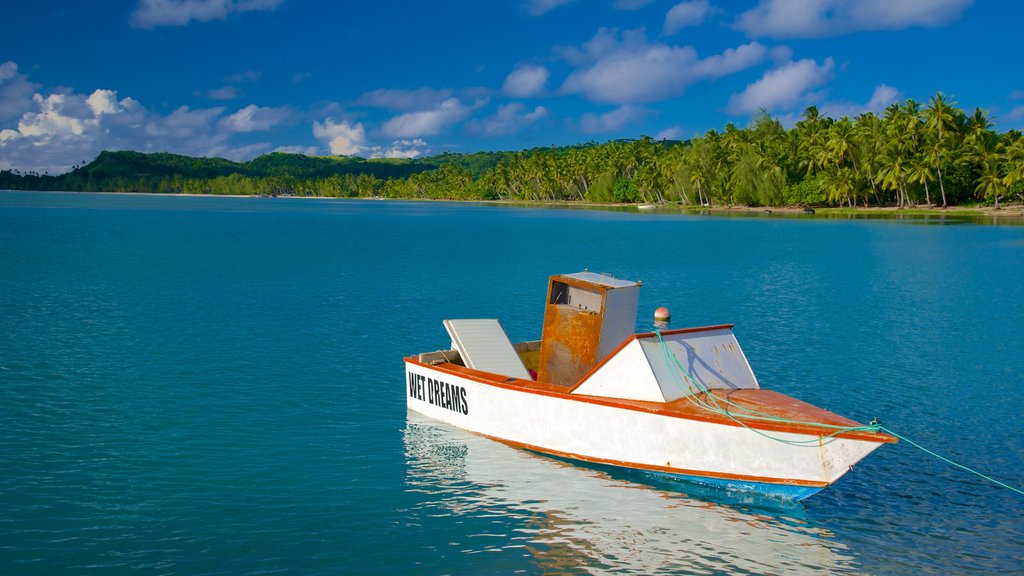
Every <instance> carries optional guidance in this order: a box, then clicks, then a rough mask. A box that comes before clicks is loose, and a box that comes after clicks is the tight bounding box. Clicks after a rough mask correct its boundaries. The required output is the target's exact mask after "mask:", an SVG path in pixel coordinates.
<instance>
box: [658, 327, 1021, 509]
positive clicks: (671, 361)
mask: <svg viewBox="0 0 1024 576" xmlns="http://www.w3.org/2000/svg"><path fill="white" fill-rule="evenodd" d="M654 333H655V334H657V335H658V342H659V343H660V344H661V355H662V359H663V360H664V361H665V365H666V366H667V367H668V368H669V374H670V375H671V377H672V382H673V383H674V384H675V385H676V386H677V387H678V388H679V389H680V391H682V392H683V393H684V394H686V399H687V400H689V401H690V403H691V404H693V405H695V406H697V407H699V408H702V409H704V410H707V411H709V412H713V413H715V414H721V415H724V416H726V417H727V418H729V419H730V420H732V421H733V422H736V423H737V424H739V425H740V426H742V427H744V428H746V429H747V430H750V431H751V432H754V433H756V434H758V435H760V436H764V437H765V438H768V439H769V440H774V441H776V442H781V443H783V444H789V445H791V446H800V445H806V444H817V443H819V442H824V441H825V440H829V439H831V438H835V437H836V436H838V435H840V434H843V433H844V432H885V433H887V434H890V435H892V436H895V437H896V438H899V439H900V440H902V441H904V442H906V443H908V444H910V445H911V446H913V447H915V448H917V449H918V450H921V451H922V452H924V453H926V454H929V455H931V456H933V457H935V458H938V459H939V460H941V461H943V462H945V463H947V464H951V465H953V466H956V467H957V468H960V469H962V470H966V471H967V472H970V473H971V474H975V475H977V476H980V477H981V478H984V479H985V480H988V481H989V482H992V483H993V484H996V485H998V486H1002V487H1003V488H1006V489H1008V490H1012V491H1013V492H1016V493H1017V494H1020V495H1022V496H1024V490H1021V489H1019V488H1015V487H1013V486H1010V485H1009V484H1006V483H1004V482H1000V481H999V480H996V479H995V478H992V477H991V476H986V475H985V474H982V473H981V472H978V471H977V470H973V469H971V468H968V467H967V466H964V465H963V464H960V463H958V462H954V461H953V460H950V459H949V458H946V457H945V456H942V455H940V454H937V453H935V452H933V451H931V450H929V449H927V448H925V447H924V446H921V445H920V444H918V443H917V442H914V441H913V440H911V439H909V438H907V437H905V436H901V435H900V434H897V433H896V432H893V431H892V430H890V429H888V428H886V427H884V426H882V424H881V423H880V422H879V421H878V419H877V418H876V419H874V420H872V421H871V422H870V423H869V424H868V425H867V426H836V425H834V424H825V423H824V422H805V421H801V420H790V419H788V418H783V417H780V416H773V415H771V414H767V413H764V412H759V411H757V410H754V409H753V408H748V407H746V406H741V405H739V404H736V403H735V402H733V401H732V400H730V399H729V397H728V395H727V396H726V397H725V398H724V399H723V401H724V402H725V407H722V405H720V404H719V403H718V398H717V397H716V396H715V395H714V394H712V393H711V390H710V389H709V388H708V387H707V386H705V385H703V384H701V383H700V382H698V381H697V380H695V379H694V378H693V376H691V375H690V374H689V372H687V371H686V368H684V367H683V365H682V364H681V363H680V362H679V357H677V356H676V355H675V354H673V353H672V351H671V350H669V348H668V343H666V342H665V339H664V338H663V337H662V335H661V331H660V330H655V331H654ZM680 374H682V376H683V377H685V381H684V380H683V378H680V376H679V375H680ZM686 381H689V383H686ZM684 384H685V386H684ZM694 388H696V390H694ZM695 392H699V393H700V394H702V395H703V396H704V398H706V399H707V400H702V399H700V398H698V396H697V394H696V393H695ZM730 408H736V409H738V410H740V411H741V412H745V414H742V413H741V414H734V413H733V412H732V411H731V410H730ZM741 418H743V419H746V420H759V421H766V422H779V423H785V424H799V425H804V426H813V427H817V428H825V429H830V430H834V432H832V433H831V434H827V435H823V436H819V437H818V438H815V439H811V440H789V439H786V438H779V437H776V436H772V435H771V434H765V433H764V432H761V431H760V430H757V429H755V428H751V427H750V426H749V425H747V423H746V422H743V421H742V420H741Z"/></svg>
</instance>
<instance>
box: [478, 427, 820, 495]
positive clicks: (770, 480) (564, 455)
mask: <svg viewBox="0 0 1024 576" xmlns="http://www.w3.org/2000/svg"><path fill="white" fill-rule="evenodd" d="M481 436H484V437H486V438H490V439H491V440H496V441H498V442H501V443H502V444H508V445H509V446H514V447H516V448H525V449H527V450H532V451H533V452H540V453H541V454H549V455H551V456H557V457H559V458H569V459H572V460H579V461H581V462H589V463H591V464H608V465H611V466H619V467H622V468H632V469H636V470H649V471H652V472H667V473H670V474H683V475H686V476H699V477H702V478H714V479H719V480H736V481H741V482H762V483H765V484H783V485H787V486H807V487H811V488H824V487H826V486H829V483H828V482H818V481H814V480H794V479H788V478H769V477H764V476H747V475H746V474H728V473H724V472H707V471H705V470H689V469H687V468H673V467H671V466H655V465H652V464H640V463H637V462H625V461H622V460H611V459H607V458H595V457H592V456H583V455H580V454H572V453H569V452H560V451H558V450H551V449H550V448H542V447H540V446H533V445H531V444H523V443H522V442H516V441H514V440H507V439H505V438H498V437H497V436H489V435H487V434H481Z"/></svg>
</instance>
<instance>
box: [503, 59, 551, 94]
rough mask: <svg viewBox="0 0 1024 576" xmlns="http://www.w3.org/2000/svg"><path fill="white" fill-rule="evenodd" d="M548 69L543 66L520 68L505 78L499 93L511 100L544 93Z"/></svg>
mask: <svg viewBox="0 0 1024 576" xmlns="http://www.w3.org/2000/svg"><path fill="white" fill-rule="evenodd" d="M548 75H549V73H548V69H547V68H545V67H543V66H520V67H519V68H516V69H515V70H513V71H512V72H511V73H510V74H509V75H508V77H506V78H505V84H504V85H503V86H502V87H501V91H502V92H503V93H504V94H505V95H506V96H511V97H512V98H529V97H531V96H537V95H539V94H541V93H542V92H544V87H545V85H546V84H547V83H548Z"/></svg>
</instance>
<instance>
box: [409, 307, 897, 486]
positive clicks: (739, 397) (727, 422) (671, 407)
mask: <svg viewBox="0 0 1024 576" xmlns="http://www.w3.org/2000/svg"><path fill="white" fill-rule="evenodd" d="M722 327H724V326H715V327H713V328H722ZM628 341H629V340H627V342H628ZM405 362H406V363H407V364H412V365H414V366H420V367H422V368H424V369H427V370H435V371H438V372H442V373H445V374H451V375H453V376H458V377H460V378H466V379H468V380H473V381H475V382H479V383H481V384H486V385H488V386H495V387H497V388H503V389H506V390H514V391H517V392H522V393H525V394H538V395H541V396H550V397H555V398H560V399H563V400H568V401H572V402H583V403H587V404H597V405H601V406H609V407H612V408H619V409H622V410H632V411H636V412H647V413H650V414H657V415H660V416H667V417H670V418H682V419H685V420H695V421H699V422H708V423H713V424H721V425H724V426H735V427H742V426H743V424H745V425H746V426H747V427H750V428H753V429H756V430H761V431H766V432H784V433H791V434H803V435H808V436H817V437H819V438H820V437H823V436H830V435H831V434H833V433H834V432H835V431H834V430H832V429H829V428H822V427H820V426H814V425H813V424H790V423H785V422H771V421H763V420H753V419H749V420H744V421H743V424H740V423H739V422H736V421H735V420H732V419H730V418H729V417H727V416H724V415H721V414H717V413H714V412H709V411H707V410H705V409H702V408H700V407H698V406H696V405H694V404H693V403H692V402H690V401H689V400H688V399H687V398H686V397H684V398H680V399H678V400H673V401H672V402H669V403H659V402H645V401H641V400H623V399H618V398H605V397H600V396H582V395H575V394H571V393H570V390H569V389H568V388H566V387H564V386H557V385H555V384H548V383H545V382H534V381H531V380H521V379H518V378H506V377H504V376H501V375H497V374H491V373H489V372H481V371H479V370H473V369H472V368H466V367H464V366H458V365H456V364H448V363H444V364H437V365H428V364H424V363H422V362H420V361H419V359H418V358H417V357H416V356H408V357H406V358H405ZM711 394H713V395H714V396H715V397H716V398H719V399H722V400H724V399H725V398H726V397H728V398H729V400H730V401H731V402H733V403H735V404H738V405H740V406H746V407H749V408H751V409H754V410H757V411H758V412H763V413H768V414H773V415H778V416H779V417H783V418H787V419H789V420H799V421H805V422H820V423H822V424H829V425H833V426H863V424H860V423H859V422H856V421H854V420H850V419H848V418H844V417H842V416H839V415H838V414H834V413H832V412H829V411H827V410H824V409H822V408H818V407H817V406H814V405H812V404H808V403H806V402H803V401H801V400H797V399H796V398H792V397H790V396H786V395H785V394H781V393H779V392H774V391H771V390H764V389H751V390H713V391H711ZM835 437H836V438H845V439H850V440H861V441H865V442H876V443H879V444H886V443H894V442H896V441H897V440H896V438H895V437H893V436H890V435H888V434H885V433H883V432H870V431H855V432H842V433H840V434H836V435H835ZM531 449H532V448H531ZM538 451H543V450H541V449H538ZM679 473H688V472H679Z"/></svg>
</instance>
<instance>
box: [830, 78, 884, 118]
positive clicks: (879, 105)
mask: <svg viewBox="0 0 1024 576" xmlns="http://www.w3.org/2000/svg"><path fill="white" fill-rule="evenodd" d="M902 98H903V96H902V94H900V91H899V90H897V89H895V88H893V87H892V86H889V85H886V84H879V85H878V86H875V90H874V91H873V92H872V93H871V98H870V99H869V100H868V102H867V103H866V104H859V103H855V102H844V101H838V102H826V103H824V104H822V105H821V106H819V107H818V108H819V109H820V111H821V113H822V114H824V115H826V116H829V117H831V118H842V117H843V116H847V117H849V118H856V117H857V116H860V115H861V114H864V113H865V112H874V113H876V114H878V113H880V112H882V111H883V110H885V108H886V107H887V106H889V105H890V104H892V103H894V102H899V101H900V100H902Z"/></svg>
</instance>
